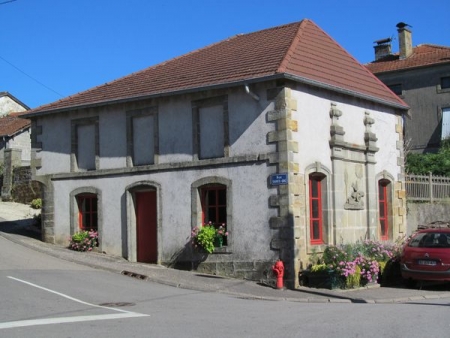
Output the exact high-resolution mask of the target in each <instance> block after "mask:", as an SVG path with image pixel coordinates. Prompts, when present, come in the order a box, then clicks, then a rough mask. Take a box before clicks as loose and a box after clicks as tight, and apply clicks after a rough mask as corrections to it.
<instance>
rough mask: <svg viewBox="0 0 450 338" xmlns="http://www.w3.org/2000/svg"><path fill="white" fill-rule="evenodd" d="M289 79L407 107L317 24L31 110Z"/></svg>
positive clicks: (214, 49)
mask: <svg viewBox="0 0 450 338" xmlns="http://www.w3.org/2000/svg"><path fill="white" fill-rule="evenodd" d="M268 77H279V78H282V77H288V78H293V79H295V80H298V81H302V82H306V83H311V84H314V85H318V86H322V87H327V88H331V89H334V90H339V91H341V92H342V91H343V92H346V93H350V94H352V95H356V96H359V97H364V98H368V99H372V100H376V101H378V102H383V103H387V104H389V105H393V106H395V107H400V108H404V109H407V107H408V106H407V104H406V103H405V102H403V101H402V100H401V99H400V98H398V97H397V95H395V94H393V93H392V92H391V91H390V90H389V89H387V87H385V85H384V84H383V83H382V82H381V81H379V80H378V79H377V78H376V77H375V76H374V75H373V74H372V73H371V72H370V71H368V70H367V69H366V68H365V67H364V66H363V65H361V64H360V63H359V62H358V61H356V60H355V59H354V58H353V57H352V56H351V55H350V54H348V53H347V52H346V51H345V50H344V49H343V48H342V47H341V46H340V45H339V44H338V43H337V42H335V41H334V40H333V39H332V38H331V37H330V36H329V35H328V34H326V33H325V32H324V31H323V30H322V29H320V28H319V27H318V26H317V25H316V24H315V23H314V22H312V21H311V20H308V19H305V20H302V21H300V22H295V23H291V24H287V25H283V26H279V27H274V28H269V29H265V30H262V31H258V32H255V33H249V34H241V35H236V36H233V37H231V38H229V39H226V40H223V41H221V42H219V43H215V44H212V45H210V46H207V47H204V48H202V49H199V50H196V51H193V52H191V53H188V54H185V55H183V56H180V57H177V58H174V59H172V60H169V61H166V62H163V63H160V64H158V65H156V66H152V67H149V68H147V69H144V70H142V71H139V72H136V73H133V74H131V75H128V76H125V77H123V78H120V79H118V80H115V81H112V82H109V83H106V84H104V85H101V86H98V87H95V88H92V89H89V90H87V91H84V92H81V93H78V94H75V95H73V96H69V97H67V98H64V99H62V100H59V101H56V102H53V103H50V104H48V105H44V106H41V107H38V108H36V109H33V110H31V111H29V113H31V114H38V113H47V112H52V111H53V112H57V111H65V110H69V109H71V108H75V107H84V106H91V105H101V104H106V103H108V102H111V101H112V102H114V101H116V102H117V101H122V100H133V99H139V98H143V97H151V96H157V95H169V94H174V93H177V92H183V91H190V90H199V89H202V88H205V87H213V86H224V85H233V84H239V83H244V82H252V81H256V80H258V79H259V80H263V79H265V78H268Z"/></svg>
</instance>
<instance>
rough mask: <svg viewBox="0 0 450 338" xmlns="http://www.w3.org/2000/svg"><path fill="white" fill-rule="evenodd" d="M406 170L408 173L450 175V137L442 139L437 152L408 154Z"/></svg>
mask: <svg viewBox="0 0 450 338" xmlns="http://www.w3.org/2000/svg"><path fill="white" fill-rule="evenodd" d="M405 170H406V172H407V173H408V174H415V175H428V173H429V172H430V171H431V172H432V173H433V175H437V176H450V139H449V138H447V139H445V140H443V141H442V144H441V148H440V149H439V151H438V153H436V154H431V153H428V154H413V153H409V154H408V155H407V156H406V167H405Z"/></svg>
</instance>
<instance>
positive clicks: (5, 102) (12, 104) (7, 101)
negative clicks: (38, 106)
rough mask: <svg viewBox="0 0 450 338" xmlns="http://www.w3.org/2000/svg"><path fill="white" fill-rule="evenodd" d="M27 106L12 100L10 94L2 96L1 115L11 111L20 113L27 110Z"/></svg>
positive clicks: (0, 101) (0, 100)
mask: <svg viewBox="0 0 450 338" xmlns="http://www.w3.org/2000/svg"><path fill="white" fill-rule="evenodd" d="M25 110H26V108H25V107H23V106H22V105H20V104H18V103H17V102H16V101H14V100H12V99H11V98H10V97H8V96H1V97H0V116H4V115H8V114H9V113H19V112H22V111H25Z"/></svg>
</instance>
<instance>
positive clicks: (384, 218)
mask: <svg viewBox="0 0 450 338" xmlns="http://www.w3.org/2000/svg"><path fill="white" fill-rule="evenodd" d="M388 187H389V181H386V180H381V181H379V182H378V212H379V220H380V239H381V240H382V241H386V240H388V239H389V214H388V210H389V190H388Z"/></svg>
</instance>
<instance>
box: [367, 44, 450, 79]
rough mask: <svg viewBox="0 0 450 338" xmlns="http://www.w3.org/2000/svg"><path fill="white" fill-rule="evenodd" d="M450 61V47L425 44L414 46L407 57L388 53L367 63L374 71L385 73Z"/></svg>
mask: <svg viewBox="0 0 450 338" xmlns="http://www.w3.org/2000/svg"><path fill="white" fill-rule="evenodd" d="M443 63H450V48H449V47H444V46H437V45H430V44H423V45H418V46H417V47H414V48H413V53H412V54H411V55H410V56H409V57H408V58H406V59H402V60H400V59H399V55H398V54H393V55H388V56H386V57H384V58H382V59H380V60H377V61H374V62H371V63H369V64H367V65H366V67H367V69H369V70H370V71H371V72H372V73H374V74H378V73H385V72H392V71H396V70H404V69H410V68H416V67H425V66H431V65H436V64H443Z"/></svg>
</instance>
